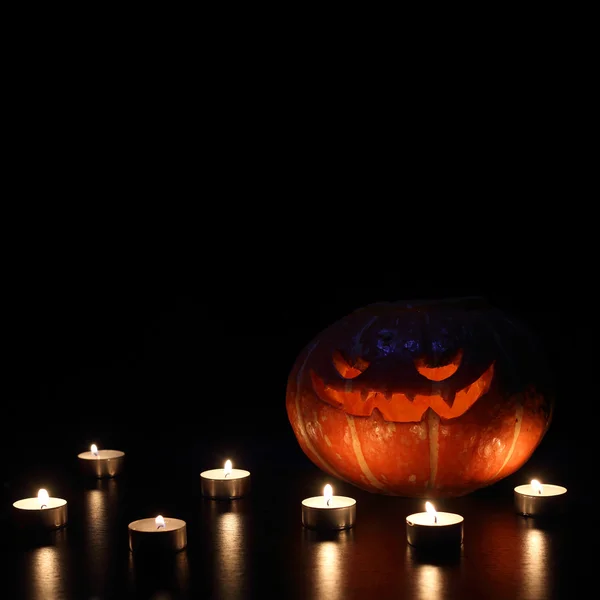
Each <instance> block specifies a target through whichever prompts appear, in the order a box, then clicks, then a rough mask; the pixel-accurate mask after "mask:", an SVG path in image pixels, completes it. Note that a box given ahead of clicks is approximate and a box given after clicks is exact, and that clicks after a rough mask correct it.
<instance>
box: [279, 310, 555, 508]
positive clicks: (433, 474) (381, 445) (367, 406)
mask: <svg viewBox="0 0 600 600" xmlns="http://www.w3.org/2000/svg"><path fill="white" fill-rule="evenodd" d="M551 389H552V388H551V385H550V382H549V378H548V371H547V368H546V364H545V362H544V359H543V353H542V352H541V351H540V347H539V343H538V340H537V339H536V338H535V336H534V335H533V334H532V332H531V331H530V330H529V329H528V328H527V327H526V326H525V325H523V324H522V323H518V322H517V321H515V320H514V319H512V318H509V317H508V316H506V315H505V314H504V313H503V312H502V311H500V310H499V309H497V308H494V307H491V306H489V305H488V304H486V303H485V302H483V301H482V300H479V299H474V300H458V301H451V302H450V301H449V302H434V303H416V304H410V303H377V304H372V305H369V306H366V307H364V308H362V309H359V310H357V311H355V312H353V313H351V314H350V315H348V316H346V317H345V318H343V319H341V320H339V321H337V322H336V323H334V324H332V325H331V326H329V327H328V328H326V329H325V330H324V331H322V332H321V333H320V334H319V335H318V336H317V337H316V338H315V339H314V340H313V341H312V342H311V343H310V344H308V345H307V346H306V347H305V348H304V349H303V351H302V352H301V353H300V354H299V356H298V357H297V359H296V361H295V363H294V365H293V367H292V369H291V372H290V374H289V377H288V382H287V391H286V408H287V414H288V418H289V421H290V423H291V425H292V428H293V431H294V434H295V435H296V438H297V440H298V442H299V444H300V447H301V448H302V450H303V451H304V453H305V454H306V455H307V456H308V458H309V459H310V460H311V461H312V462H313V463H314V464H315V465H317V466H318V467H319V468H321V469H322V470H323V471H325V472H327V473H329V474H331V475H332V476H334V477H337V478H339V479H341V480H344V481H347V482H349V483H351V484H354V485H356V486H357V487H359V488H361V489H364V490H367V491H369V492H374V493H379V494H387V495H396V496H406V497H418V498H425V497H427V498H443V497H453V496H462V495H465V494H468V493H470V492H472V491H474V490H476V489H479V488H482V487H484V486H488V485H491V484H493V483H495V482H497V481H499V480H501V479H503V478H505V477H507V476H508V475H511V474H512V473H514V472H515V471H516V470H518V469H519V468H520V467H521V466H523V464H524V463H525V462H526V461H527V460H528V459H529V458H530V457H531V455H532V453H533V452H534V450H535V449H536V448H537V446H538V445H539V443H540V442H541V440H542V438H543V436H544V435H545V433H546V431H547V430H548V427H549V425H550V423H551V419H552V409H553V404H554V401H553V396H552V391H551Z"/></svg>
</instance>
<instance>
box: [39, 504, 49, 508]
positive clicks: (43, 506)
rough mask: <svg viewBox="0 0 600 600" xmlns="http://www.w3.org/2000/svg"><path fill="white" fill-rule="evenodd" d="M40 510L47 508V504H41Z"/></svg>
mask: <svg viewBox="0 0 600 600" xmlns="http://www.w3.org/2000/svg"><path fill="white" fill-rule="evenodd" d="M42 508H48V505H47V504H42V505H41V506H40V509H42Z"/></svg>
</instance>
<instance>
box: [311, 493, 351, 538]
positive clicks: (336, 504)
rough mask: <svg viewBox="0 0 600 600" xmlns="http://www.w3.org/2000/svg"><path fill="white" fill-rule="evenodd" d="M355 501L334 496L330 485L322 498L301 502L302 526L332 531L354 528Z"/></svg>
mask: <svg viewBox="0 0 600 600" xmlns="http://www.w3.org/2000/svg"><path fill="white" fill-rule="evenodd" d="M355 521H356V500H355V499H354V498H349V497H347V496H334V495H333V491H332V489H331V486H330V485H326V486H325V490H324V493H323V495H322V496H313V497H311V498H305V499H304V500H302V525H304V527H307V528H308V529H316V530H319V531H332V530H340V529H348V528H350V527H354V522H355Z"/></svg>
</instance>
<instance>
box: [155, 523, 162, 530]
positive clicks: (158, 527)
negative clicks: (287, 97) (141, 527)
mask: <svg viewBox="0 0 600 600" xmlns="http://www.w3.org/2000/svg"><path fill="white" fill-rule="evenodd" d="M161 527H164V525H163V524H162V523H159V524H158V525H157V526H156V529H160V528H161Z"/></svg>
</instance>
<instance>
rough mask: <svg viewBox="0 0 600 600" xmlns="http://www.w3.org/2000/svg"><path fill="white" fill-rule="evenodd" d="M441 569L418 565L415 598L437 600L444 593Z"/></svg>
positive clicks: (434, 566) (435, 566) (433, 566)
mask: <svg viewBox="0 0 600 600" xmlns="http://www.w3.org/2000/svg"><path fill="white" fill-rule="evenodd" d="M443 579H444V575H443V573H442V567H438V566H437V565H419V566H418V567H417V582H418V588H417V592H418V594H417V596H416V597H417V598H419V599H422V600H437V599H438V598H441V597H442V595H443V594H442V592H443V591H444V585H443Z"/></svg>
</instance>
